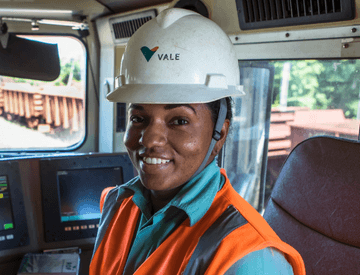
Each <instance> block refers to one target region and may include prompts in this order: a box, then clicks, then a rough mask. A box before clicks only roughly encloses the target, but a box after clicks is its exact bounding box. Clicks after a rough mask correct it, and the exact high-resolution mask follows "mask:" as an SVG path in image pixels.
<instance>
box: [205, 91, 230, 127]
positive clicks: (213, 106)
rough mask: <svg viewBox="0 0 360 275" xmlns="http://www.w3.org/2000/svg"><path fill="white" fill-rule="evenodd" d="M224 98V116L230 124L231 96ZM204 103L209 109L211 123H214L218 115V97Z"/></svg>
mask: <svg viewBox="0 0 360 275" xmlns="http://www.w3.org/2000/svg"><path fill="white" fill-rule="evenodd" d="M225 99H226V105H227V113H226V118H227V119H228V120H230V124H231V119H232V117H233V113H232V99H231V97H226V98H225ZM206 105H207V107H208V108H209V109H210V111H211V119H212V121H213V123H214V124H215V123H216V120H217V118H218V115H219V111H220V99H219V100H215V101H212V102H209V103H206Z"/></svg>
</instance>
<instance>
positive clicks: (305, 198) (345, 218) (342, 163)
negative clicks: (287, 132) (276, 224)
mask: <svg viewBox="0 0 360 275" xmlns="http://www.w3.org/2000/svg"><path fill="white" fill-rule="evenodd" d="M271 197H272V199H273V200H274V201H275V202H276V203H277V204H279V205H280V206H281V207H282V208H283V209H284V210H285V211H287V212H288V213H289V214H290V215H292V216H293V217H294V218H295V219H297V220H298V221H299V222H301V223H303V224H304V225H306V226H308V227H310V228H312V229H314V230H316V231H318V232H320V233H321V234H324V235H326V236H328V237H330V238H332V239H335V240H337V241H340V242H342V243H345V244H349V245H352V246H357V247H360V234H359V228H360V143H358V142H356V141H349V140H344V139H340V138H333V137H314V138H310V139H307V140H305V141H303V142H302V143H300V144H299V145H297V147H295V148H294V150H293V151H292V152H291V153H290V155H289V156H288V158H287V160H286V162H285V164H284V166H283V168H282V170H281V172H280V174H279V177H278V179H277V181H276V184H275V187H274V190H273V192H272V195H271ZM314 209H316V211H315V210H314Z"/></svg>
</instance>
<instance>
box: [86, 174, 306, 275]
mask: <svg viewBox="0 0 360 275" xmlns="http://www.w3.org/2000/svg"><path fill="white" fill-rule="evenodd" d="M221 173H222V174H223V175H224V176H225V177H226V174H225V170H223V169H221ZM131 199H132V197H130V198H128V199H126V200H124V201H123V203H122V204H121V207H120V209H119V210H118V211H117V213H116V214H115V216H114V218H113V220H112V221H111V223H110V225H109V228H108V230H107V232H106V234H105V236H104V239H103V240H102V242H101V244H100V246H99V248H98V249H97V251H96V253H95V255H94V258H93V260H92V262H91V265H90V275H100V274H107V275H122V274H123V270H124V267H125V263H126V258H127V255H128V253H129V249H130V245H131V241H132V238H133V233H134V231H135V228H136V223H137V220H138V217H139V212H140V210H139V209H138V207H136V205H135V204H134V203H133V202H132V200H131ZM229 205H233V206H234V207H235V208H237V209H238V210H239V212H240V213H241V214H242V215H243V216H244V218H245V219H247V220H248V222H249V223H247V224H246V225H244V226H242V227H240V228H238V229H236V230H234V231H233V232H232V233H230V234H229V235H228V236H226V237H225V238H224V239H223V241H222V242H221V244H220V245H219V247H218V249H217V251H216V253H215V255H214V258H213V260H212V262H211V264H210V266H209V268H208V269H207V271H206V274H207V275H219V274H223V273H224V272H226V271H227V269H228V268H229V267H231V265H232V264H234V263H235V262H236V261H238V260H239V259H241V258H242V257H243V256H244V255H246V254H248V253H250V252H252V251H256V250H260V249H263V248H265V247H269V246H271V247H276V248H277V249H279V250H280V251H282V252H284V253H285V255H286V258H287V259H288V261H289V262H290V263H291V265H292V267H293V270H294V274H295V275H303V274H305V267H304V263H303V261H302V258H301V256H300V255H299V253H298V252H297V251H296V250H295V249H294V248H292V247H291V246H289V245H287V244H286V243H284V242H282V241H281V240H280V239H279V237H278V236H277V235H276V234H275V232H274V231H273V230H272V229H271V228H270V226H269V225H268V224H267V223H266V221H265V220H264V219H263V218H262V217H261V216H260V215H259V213H258V212H257V211H256V210H255V209H254V208H253V207H252V206H250V205H249V204H248V203H247V202H246V201H245V200H244V199H243V198H241V197H240V196H239V195H238V194H237V193H236V191H235V190H234V189H233V188H232V186H231V185H230V182H229V180H228V178H227V177H226V182H225V185H224V187H223V188H222V189H221V190H220V191H219V192H218V193H217V195H216V197H215V199H214V202H213V203H212V205H211V207H210V209H209V210H208V211H207V212H206V214H205V215H204V217H203V218H202V219H201V220H200V221H199V222H197V223H196V224H195V225H194V226H192V227H190V226H189V219H186V220H185V221H184V222H183V223H182V224H181V225H180V226H179V227H178V228H177V229H176V230H175V231H174V232H173V233H172V234H171V235H170V236H169V237H168V238H167V239H166V240H165V241H164V242H163V243H162V244H161V245H160V246H159V247H158V248H157V249H156V250H155V251H154V252H153V253H152V254H151V255H150V256H149V258H147V259H146V261H145V262H144V263H143V264H142V265H141V266H140V267H139V268H138V269H137V271H136V272H135V273H134V275H145V274H169V275H173V274H179V275H180V274H181V273H182V272H184V270H185V269H186V266H187V263H188V261H189V260H190V258H191V255H192V253H193V251H194V250H195V248H196V245H197V243H198V240H199V239H200V237H201V236H202V235H203V234H204V232H205V231H206V230H207V229H208V228H209V227H210V226H211V225H212V224H213V223H214V221H216V219H217V218H218V217H219V216H220V215H221V214H222V213H223V212H224V211H225V210H226V209H227V207H228V206H229Z"/></svg>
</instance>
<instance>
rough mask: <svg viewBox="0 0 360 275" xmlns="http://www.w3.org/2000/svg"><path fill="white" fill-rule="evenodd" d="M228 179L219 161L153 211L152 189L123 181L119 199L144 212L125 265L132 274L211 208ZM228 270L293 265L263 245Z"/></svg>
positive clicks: (279, 270) (279, 269) (266, 270)
mask: <svg viewBox="0 0 360 275" xmlns="http://www.w3.org/2000/svg"><path fill="white" fill-rule="evenodd" d="M224 183H225V179H224V178H223V176H221V174H220V168H219V167H218V166H217V165H216V161H213V162H212V163H211V164H209V165H208V166H207V167H206V168H205V169H204V170H203V171H202V172H201V173H200V174H198V175H197V176H196V177H194V178H193V179H192V180H191V181H189V182H188V183H186V184H185V185H184V187H183V188H182V189H181V190H180V191H179V193H178V194H177V195H176V196H175V197H174V198H173V199H172V200H171V201H170V202H169V203H168V204H167V205H166V206H165V207H164V208H162V209H161V210H159V211H158V212H157V213H155V214H154V215H152V213H151V212H152V211H151V207H152V206H151V202H150V192H149V191H148V190H147V189H146V188H144V187H143V185H142V184H141V182H140V179H139V178H138V177H136V178H134V179H132V180H131V181H129V182H128V183H126V184H124V185H122V186H121V187H120V189H119V193H118V196H117V199H118V200H121V199H124V198H127V197H130V196H132V195H134V196H133V198H132V200H133V202H134V203H135V204H136V205H137V206H138V207H139V209H140V211H141V214H140V218H139V221H138V225H137V230H136V233H135V236H134V239H133V243H132V246H131V248H130V252H129V255H128V259H127V262H126V265H125V269H124V273H123V274H124V275H130V274H133V273H134V272H135V270H136V269H137V268H138V267H139V266H140V265H141V264H142V263H143V262H144V261H145V260H146V259H147V258H148V257H149V256H150V255H151V253H152V252H154V251H155V250H156V249H157V248H158V247H159V246H160V244H161V243H162V242H163V241H164V240H165V239H166V238H167V237H168V236H169V235H170V234H171V233H172V232H173V231H174V230H175V229H176V228H177V227H178V226H179V225H180V224H181V223H182V222H183V221H184V220H186V218H189V220H190V226H193V225H194V224H196V222H198V221H199V220H200V219H201V218H202V217H203V216H204V215H205V213H206V212H207V211H208V209H209V208H210V206H211V204H212V202H213V200H214V198H215V196H216V193H217V192H218V191H219V190H220V189H221V188H222V186H223V185H224ZM226 274H237V275H243V274H247V275H251V274H269V275H272V274H284V275H288V274H293V273H292V268H291V265H290V264H289V263H288V262H287V261H286V259H285V257H284V256H283V255H282V253H280V252H279V251H277V250H275V249H271V250H270V249H267V248H266V249H263V250H260V251H255V252H253V253H250V254H249V255H247V256H245V257H244V258H242V259H241V260H239V261H238V262H237V263H235V264H234V265H233V266H232V267H231V268H230V269H229V270H228V272H227V273H226Z"/></svg>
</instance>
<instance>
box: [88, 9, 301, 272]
mask: <svg viewBox="0 0 360 275" xmlns="http://www.w3.org/2000/svg"><path fill="white" fill-rule="evenodd" d="M150 48H151V49H150ZM120 71H121V75H120V77H119V87H118V88H117V89H116V90H115V91H114V92H112V93H111V94H109V96H108V99H109V100H110V101H114V102H128V103H130V104H129V113H128V117H129V119H128V125H127V129H126V133H125V137H124V142H125V145H126V148H127V150H128V153H129V156H130V158H131V160H132V162H133V164H134V166H135V168H136V169H137V171H138V174H139V176H138V177H136V178H134V179H133V180H131V181H130V182H128V183H126V184H125V185H123V186H120V187H116V188H114V189H112V190H110V191H109V190H107V192H108V193H104V195H103V197H102V203H101V204H103V210H102V218H101V222H100V227H99V233H98V236H97V240H96V244H95V249H94V255H93V259H92V262H91V265H90V274H91V275H95V274H111V275H112V274H305V270H304V264H303V262H302V259H301V256H300V255H299V254H298V253H297V252H296V250H294V249H293V248H292V247H290V246H289V245H287V244H285V243H283V242H282V241H281V240H280V239H279V238H278V237H277V236H276V234H275V233H274V232H273V231H272V230H271V228H270V227H269V225H268V224H267V223H266V222H265V220H264V219H263V218H262V217H261V216H260V215H259V214H258V213H257V211H256V210H255V209H253V208H252V207H251V206H250V205H249V204H248V203H247V202H246V201H245V200H244V199H242V198H241V197H240V196H239V195H238V194H237V193H236V191H235V190H234V189H233V188H232V187H231V184H230V182H229V180H228V178H227V177H226V173H225V171H224V170H223V169H221V170H220V168H218V167H217V165H216V160H215V156H216V155H217V154H218V153H219V151H220V149H221V147H222V146H223V144H224V142H225V140H226V136H227V133H228V130H229V126H230V120H231V106H230V99H229V97H230V96H241V95H242V94H243V92H242V89H241V87H240V85H239V69H238V64H237V59H236V57H235V53H234V50H233V46H232V44H231V42H230V40H229V39H228V37H227V36H226V34H225V33H224V32H223V31H222V30H221V29H220V28H219V27H218V26H217V25H216V24H215V23H213V22H212V21H210V20H208V19H206V18H204V17H202V16H200V15H198V14H196V13H194V12H191V11H186V10H181V9H171V10H166V11H164V12H162V13H160V14H159V16H158V17H157V18H156V19H153V20H151V21H150V22H148V23H146V24H145V25H144V26H143V27H141V28H140V29H139V30H138V31H137V32H136V33H135V34H134V36H133V37H132V38H131V39H130V41H129V43H128V45H127V48H126V51H125V53H124V56H123V60H122V63H121V70H120ZM105 197H106V199H105ZM251 272H252V273H251Z"/></svg>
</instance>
